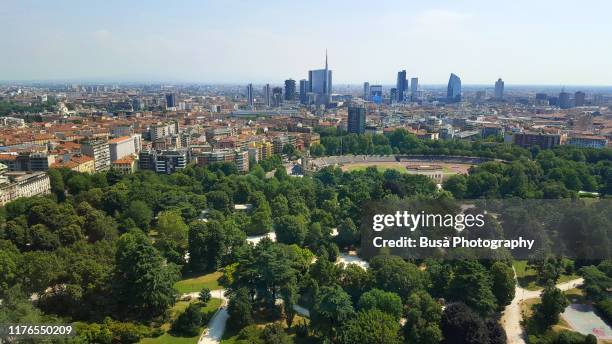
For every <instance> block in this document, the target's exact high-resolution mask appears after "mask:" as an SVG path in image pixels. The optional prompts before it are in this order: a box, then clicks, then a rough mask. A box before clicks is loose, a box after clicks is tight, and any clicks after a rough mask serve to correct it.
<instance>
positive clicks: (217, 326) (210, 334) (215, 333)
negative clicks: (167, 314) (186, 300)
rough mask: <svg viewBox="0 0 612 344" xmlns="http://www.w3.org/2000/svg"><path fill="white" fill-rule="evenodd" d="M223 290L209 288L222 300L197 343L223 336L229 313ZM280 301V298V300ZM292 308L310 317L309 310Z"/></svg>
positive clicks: (206, 343)
mask: <svg viewBox="0 0 612 344" xmlns="http://www.w3.org/2000/svg"><path fill="white" fill-rule="evenodd" d="M225 292H226V290H225V289H216V290H211V292H210V294H211V296H212V297H214V298H217V299H221V300H222V302H221V307H219V309H218V310H217V312H216V313H215V314H214V315H213V317H212V318H211V319H210V321H209V322H208V324H207V325H206V329H205V330H204V332H203V333H202V335H201V336H200V338H199V339H198V344H218V343H220V342H221V337H223V333H225V326H226V325H227V320H228V319H229V313H227V303H228V299H227V297H226V296H225ZM199 295H200V293H199V292H194V293H187V294H183V295H182V297H181V298H183V297H186V296H189V297H191V298H198V296H199ZM280 302H281V303H282V300H280ZM293 309H294V310H295V311H296V312H297V313H298V314H300V315H302V316H305V317H310V311H309V310H308V309H306V308H304V307H302V306H299V305H294V306H293Z"/></svg>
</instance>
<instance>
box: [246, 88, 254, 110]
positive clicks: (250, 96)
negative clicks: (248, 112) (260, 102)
mask: <svg viewBox="0 0 612 344" xmlns="http://www.w3.org/2000/svg"><path fill="white" fill-rule="evenodd" d="M247 105H248V106H249V108H251V109H252V108H253V84H248V85H247Z"/></svg>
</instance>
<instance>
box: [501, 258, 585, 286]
mask: <svg viewBox="0 0 612 344" xmlns="http://www.w3.org/2000/svg"><path fill="white" fill-rule="evenodd" d="M512 266H514V270H515V271H516V279H517V281H518V283H519V285H520V286H521V287H522V288H525V289H527V290H538V289H542V288H543V286H541V285H538V283H537V271H535V270H534V269H532V268H530V267H529V266H528V265H527V261H526V260H515V261H513V262H512ZM578 277H580V276H578V275H574V274H571V275H565V274H563V275H561V277H559V280H557V284H559V283H564V282H567V281H571V280H573V279H576V278H578Z"/></svg>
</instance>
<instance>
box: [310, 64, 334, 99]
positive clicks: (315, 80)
mask: <svg viewBox="0 0 612 344" xmlns="http://www.w3.org/2000/svg"><path fill="white" fill-rule="evenodd" d="M308 84H309V92H311V93H314V94H315V97H316V98H315V102H316V104H317V105H327V104H329V102H330V100H331V90H332V71H331V70H329V67H328V64H327V52H326V53H325V68H324V69H315V70H311V71H309V72H308Z"/></svg>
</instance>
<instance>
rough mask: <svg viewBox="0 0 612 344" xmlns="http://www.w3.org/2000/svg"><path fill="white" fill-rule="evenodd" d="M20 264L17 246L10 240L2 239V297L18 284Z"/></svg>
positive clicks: (0, 284)
mask: <svg viewBox="0 0 612 344" xmlns="http://www.w3.org/2000/svg"><path fill="white" fill-rule="evenodd" d="M20 265H21V255H20V254H19V251H18V250H17V247H15V245H13V244H12V243H11V242H10V241H8V240H0V297H2V296H3V295H4V293H5V292H6V291H7V290H8V289H9V288H10V287H12V286H14V285H15V284H16V281H17V277H18V274H19V270H18V267H19V266H20Z"/></svg>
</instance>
